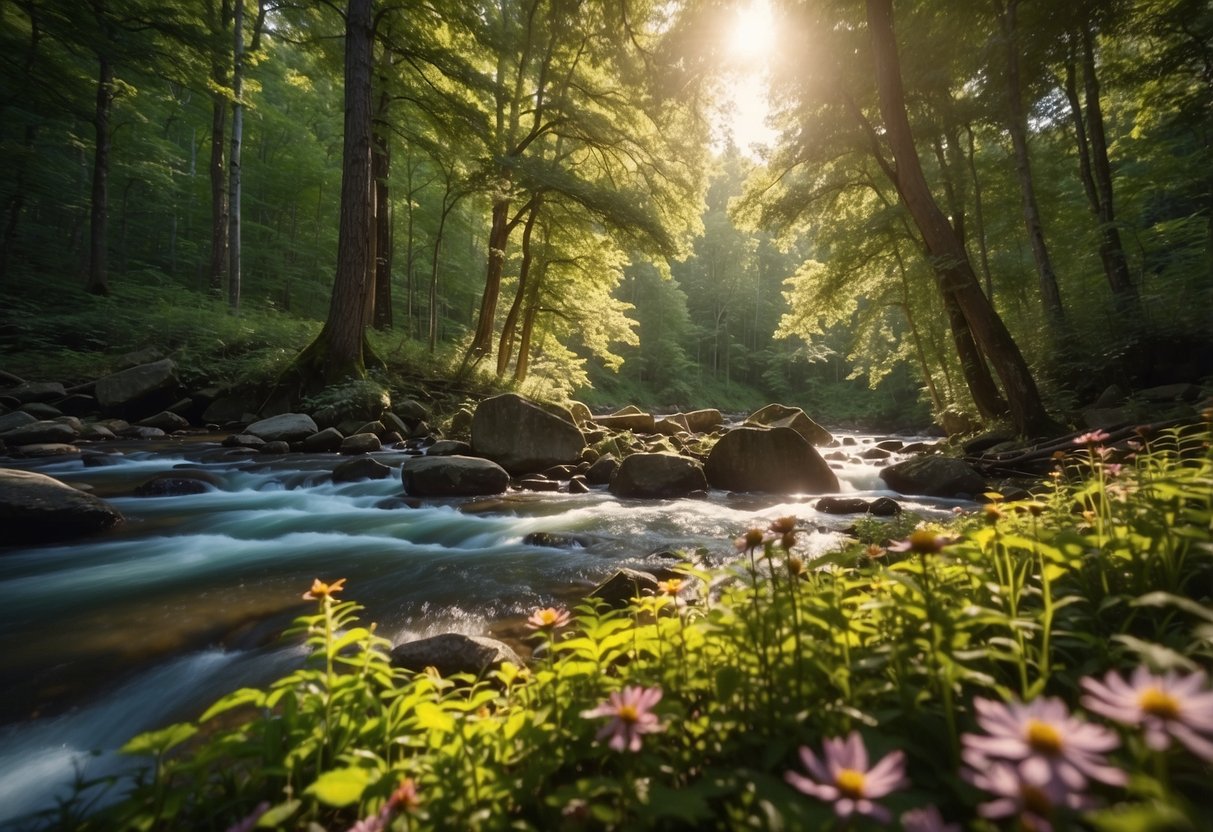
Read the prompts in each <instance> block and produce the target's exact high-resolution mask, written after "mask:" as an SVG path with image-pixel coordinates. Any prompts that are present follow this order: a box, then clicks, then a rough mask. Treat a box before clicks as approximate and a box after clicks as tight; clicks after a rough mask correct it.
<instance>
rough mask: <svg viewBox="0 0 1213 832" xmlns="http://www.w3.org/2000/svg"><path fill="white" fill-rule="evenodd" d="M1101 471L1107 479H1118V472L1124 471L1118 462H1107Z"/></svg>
mask: <svg viewBox="0 0 1213 832" xmlns="http://www.w3.org/2000/svg"><path fill="white" fill-rule="evenodd" d="M1103 470H1104V473H1105V474H1107V475H1108V476H1109V477H1119V476H1120V472H1121V471H1122V470H1124V465H1123V464H1122V463H1120V462H1109V463H1107V464H1106V465H1104V467H1103Z"/></svg>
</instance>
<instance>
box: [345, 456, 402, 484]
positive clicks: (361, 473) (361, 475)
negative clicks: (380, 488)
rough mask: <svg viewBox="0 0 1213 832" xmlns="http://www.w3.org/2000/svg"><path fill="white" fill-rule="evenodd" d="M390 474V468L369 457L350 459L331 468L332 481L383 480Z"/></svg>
mask: <svg viewBox="0 0 1213 832" xmlns="http://www.w3.org/2000/svg"><path fill="white" fill-rule="evenodd" d="M391 475H392V469H391V468H389V467H388V466H386V465H384V464H383V463H382V462H379V461H378V460H374V459H371V458H370V457H366V456H364V457H362V458H361V459H351V460H349V461H348V462H342V463H341V464H339V465H337V466H335V467H334V468H333V482H357V481H358V480H384V479H387V478H388V477H390V476H391Z"/></svg>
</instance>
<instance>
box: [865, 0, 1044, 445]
mask: <svg viewBox="0 0 1213 832" xmlns="http://www.w3.org/2000/svg"><path fill="white" fill-rule="evenodd" d="M867 20H868V30H869V33H870V35H871V39H872V51H873V56H874V59H875V72H876V86H877V91H878V93H879V96H880V111H881V115H882V117H883V121H884V126H885V130H886V137H887V140H888V142H889V146H890V148H891V149H892V151H893V158H894V159H895V161H896V164H897V168H896V176H897V190H898V193H899V194H900V195H901V198H902V200H903V202H904V203H905V205H906V209H907V210H908V211H909V213H910V216H911V217H912V218H913V220H914V223H915V225H916V226H917V227H918V229H919V233H921V234H922V238H923V242H924V243H925V245H926V248H927V253H928V254H929V255H930V257H931V258H932V260H933V262H934V263H935V265H936V276H937V280H938V282H939V288H940V291H941V292H942V293H944V294H945V295H947V294H949V293H950V294H951V295H953V296H954V297H955V299H956V302H957V304H958V305H959V307H960V309H961V311H962V312H963V314H964V317H965V321H966V322H967V323H968V325H969V329H970V330H971V331H972V333H973V337H974V339H975V340H976V341H977V343H978V346H980V348H981V350H982V352H984V353H985V355H986V356H987V357H988V358H989V359H990V363H991V365H992V366H993V368H994V371H995V373H997V375H998V377H999V379H1000V380H1001V382H1002V385H1003V389H1004V391H1005V393H1006V399H1007V403H1008V405H1009V407H1010V410H1011V419H1012V421H1013V422H1014V425H1015V428H1016V430H1017V431H1019V432H1020V433H1023V434H1028V435H1035V434H1038V433H1040V432H1041V431H1045V430H1049V429H1051V428H1052V427H1054V423H1053V421H1052V420H1051V419H1050V418H1049V415H1048V414H1047V413H1046V412H1045V409H1044V404H1043V403H1042V402H1041V399H1040V393H1039V391H1038V390H1037V389H1036V382H1035V380H1034V379H1033V378H1032V373H1031V371H1030V370H1029V369H1028V365H1027V362H1026V361H1024V358H1023V355H1022V354H1021V353H1020V351H1019V347H1018V346H1017V345H1016V343H1015V341H1014V340H1013V339H1012V338H1011V334H1010V332H1008V331H1007V328H1006V325H1005V324H1004V323H1003V321H1002V318H1000V317H999V316H998V313H997V312H996V311H995V310H994V307H993V306H991V305H990V302H989V299H988V298H986V296H985V295H984V294H983V293H982V291H981V286H980V285H979V284H978V282H977V276H976V275H975V274H974V273H973V266H972V264H971V263H970V262H969V257H968V253H967V252H966V251H965V248H964V245H963V244H962V243H961V241H960V239H959V238H958V237H957V236H956V232H955V230H954V229H953V228H952V226H951V225H950V224H949V223H948V220H947V217H945V216H944V214H943V212H942V211H941V210H940V209H939V205H938V204H936V202H935V198H934V196H932V194H931V190H930V187H929V186H928V185H927V180H926V176H925V175H924V174H923V170H922V162H921V160H920V159H919V157H918V150H917V148H916V147H915V146H914V137H913V135H912V133H911V132H910V122H909V118H908V116H907V113H906V106H905V94H904V91H903V90H902V80H901V66H900V62H899V60H898V56H897V40H896V36H895V34H894V31H893V4H892V0H867Z"/></svg>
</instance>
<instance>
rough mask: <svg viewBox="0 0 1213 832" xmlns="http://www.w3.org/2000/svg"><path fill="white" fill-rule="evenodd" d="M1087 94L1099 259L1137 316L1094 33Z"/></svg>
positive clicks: (1120, 301)
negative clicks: (1120, 224)
mask: <svg viewBox="0 0 1213 832" xmlns="http://www.w3.org/2000/svg"><path fill="white" fill-rule="evenodd" d="M1081 44H1082V65H1083V95H1084V97H1085V98H1086V105H1087V106H1086V121H1087V132H1088V134H1089V135H1090V140H1091V141H1090V150H1091V169H1092V171H1093V172H1094V181H1095V193H1096V195H1097V205H1096V206H1095V212H1096V216H1097V217H1098V218H1099V233H1100V244H1099V257H1100V259H1101V260H1102V261H1103V266H1104V272H1105V273H1106V274H1107V277H1108V285H1109V286H1111V287H1112V294H1113V296H1114V297H1115V300H1116V304H1117V307H1118V308H1119V309H1120V311H1122V312H1126V313H1129V314H1131V315H1133V316H1134V320H1136V315H1137V312H1138V307H1139V306H1140V302H1139V300H1138V297H1137V289H1136V288H1135V287H1134V286H1133V280H1132V278H1131V277H1130V276H1129V262H1128V260H1127V259H1126V257H1125V250H1124V247H1123V246H1122V245H1121V242H1120V231H1119V230H1118V229H1117V227H1116V210H1115V207H1114V204H1113V198H1112V165H1111V163H1110V162H1109V161H1108V140H1107V137H1106V134H1105V132H1104V123H1103V107H1102V105H1101V104H1100V101H1099V78H1098V77H1097V76H1096V74H1095V44H1094V39H1093V38H1092V35H1091V32H1090V31H1089V30H1088V29H1083V30H1082V33H1081Z"/></svg>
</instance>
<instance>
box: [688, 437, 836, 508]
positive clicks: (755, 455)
mask: <svg viewBox="0 0 1213 832" xmlns="http://www.w3.org/2000/svg"><path fill="white" fill-rule="evenodd" d="M704 471H705V472H706V473H707V477H708V482H709V483H711V485H712V487H713V488H723V489H727V490H730V491H762V492H767V493H773V494H826V493H830V492H835V491H838V477H837V476H836V475H835V474H834V472H833V471H831V470H830V467H829V464H828V463H827V462H826V461H825V460H824V459H822V458H821V455H820V454H818V453H817V450H816V449H815V448H814V447H813V446H812V445H810V444H809V443H808V442H807V441H806V440H805V438H804V436H802V435H801V434H800V433H798V432H797V431H795V430H793V429H792V428H789V427H777V428H758V427H743V428H737V429H735V430H731V431H729V432H728V433H726V434H725V435H724V437H722V438H721V440H720V441H719V442H717V443H716V445H715V446H714V447H713V448H712V452H711V453H710V454H709V455H708V461H707V464H706V465H705V466H704Z"/></svg>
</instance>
